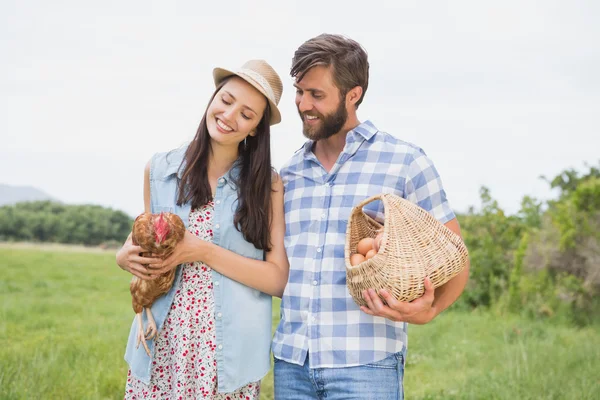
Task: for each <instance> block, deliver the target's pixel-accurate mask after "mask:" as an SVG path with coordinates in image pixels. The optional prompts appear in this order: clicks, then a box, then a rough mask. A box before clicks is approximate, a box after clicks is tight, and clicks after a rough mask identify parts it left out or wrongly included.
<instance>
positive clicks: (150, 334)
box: [145, 308, 158, 340]
mask: <svg viewBox="0 0 600 400" xmlns="http://www.w3.org/2000/svg"><path fill="white" fill-rule="evenodd" d="M145 310H146V317H147V318H148V328H147V329H146V340H151V339H154V338H155V337H156V334H157V333H158V329H157V328H156V321H154V317H153V316H152V312H151V311H150V308H146V309H145Z"/></svg>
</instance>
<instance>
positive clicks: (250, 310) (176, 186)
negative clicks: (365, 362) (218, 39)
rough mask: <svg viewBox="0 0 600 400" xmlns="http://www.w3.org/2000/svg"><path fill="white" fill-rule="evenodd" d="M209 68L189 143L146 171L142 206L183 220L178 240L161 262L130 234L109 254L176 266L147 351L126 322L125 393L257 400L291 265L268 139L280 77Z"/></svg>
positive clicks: (134, 264) (124, 263)
mask: <svg viewBox="0 0 600 400" xmlns="http://www.w3.org/2000/svg"><path fill="white" fill-rule="evenodd" d="M213 76H214V80H215V85H216V86H217V89H216V91H215V93H214V94H213V97H212V98H211V101H210V104H209V105H208V108H207V110H206V111H205V113H204V116H203V118H202V121H201V122H200V126H199V127H198V131H197V133H196V136H195V138H194V140H193V141H192V142H191V143H190V144H189V145H188V146H187V147H185V148H182V149H177V150H174V151H171V152H169V153H159V154H156V155H154V156H153V157H152V159H151V160H150V162H149V163H148V165H147V166H146V171H145V178H144V203H145V209H146V211H150V212H153V213H157V212H161V211H170V212H175V213H177V214H178V215H179V216H180V217H181V218H182V219H183V220H184V222H185V221H188V224H187V232H186V235H185V237H184V239H183V241H182V242H181V243H180V244H179V245H178V246H177V247H176V248H175V251H174V252H173V254H172V255H171V256H169V257H168V258H167V259H165V260H160V259H156V258H143V257H140V256H139V253H141V252H143V251H144V249H142V248H140V247H139V246H134V245H133V244H132V242H131V238H129V239H128V240H127V242H126V243H125V244H124V246H123V248H122V249H121V250H119V252H118V253H117V263H118V264H119V266H120V267H121V268H123V269H125V270H127V271H129V272H130V273H132V274H133V275H136V276H138V277H140V278H142V279H151V278H152V277H153V276H157V275H159V274H161V273H164V272H165V271H168V270H170V269H172V268H176V267H177V266H178V265H180V266H179V267H177V268H178V269H177V273H176V276H175V281H174V284H173V287H172V288H171V290H170V291H169V292H168V293H167V294H166V295H164V296H162V297H160V298H159V299H158V300H156V301H155V302H154V304H153V305H152V309H151V310H152V314H153V315H154V318H155V320H156V325H157V327H158V330H159V334H158V336H157V337H156V338H155V339H154V340H153V341H151V342H150V343H149V348H150V353H151V356H148V355H147V354H146V351H145V350H144V349H142V348H141V347H140V348H138V349H136V346H135V341H136V337H137V324H136V323H135V321H134V324H133V325H132V329H131V333H130V335H129V341H128V344H127V351H126V354H125V359H126V360H127V362H128V363H129V366H130V369H129V374H128V378H127V385H126V393H125V398H131V399H134V398H135V399H139V398H201V397H208V398H213V399H227V398H236V399H238V398H244V399H246V398H248V399H258V396H259V390H260V380H261V379H262V378H263V377H264V375H265V374H266V373H267V372H268V370H269V368H270V352H269V350H270V341H271V296H278V297H281V295H282V294H283V290H284V287H285V284H286V282H287V275H288V268H289V264H288V260H287V256H286V253H285V249H284V244H283V237H284V230H285V225H284V215H283V185H282V183H281V180H280V179H279V177H278V176H277V174H276V173H275V172H273V170H272V168H271V156H270V137H269V136H270V125H273V124H276V123H278V122H280V120H281V117H280V113H279V110H278V109H277V104H278V103H279V99H280V98H281V92H282V84H281V80H280V78H279V76H278V75H277V73H276V72H275V71H274V70H273V68H271V66H270V65H269V64H267V63H266V62H264V61H262V60H253V61H249V62H247V63H246V64H244V66H243V67H242V68H241V69H240V70H238V71H236V72H232V71H228V70H225V69H221V68H216V69H215V70H214V72H213ZM144 265H148V268H146V267H145V266H144Z"/></svg>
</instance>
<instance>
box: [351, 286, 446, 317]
mask: <svg viewBox="0 0 600 400" xmlns="http://www.w3.org/2000/svg"><path fill="white" fill-rule="evenodd" d="M434 293H435V289H434V287H433V283H431V281H430V280H429V278H425V293H424V294H423V296H422V297H420V298H418V299H415V300H413V301H411V302H410V303H406V302H401V301H398V300H396V299H395V298H394V297H393V296H392V295H391V294H390V293H389V292H388V291H387V290H385V289H382V290H380V291H379V294H380V295H381V297H383V299H384V300H385V302H386V303H387V305H385V304H383V302H382V301H381V298H379V296H378V295H377V293H375V290H373V289H368V290H364V291H363V298H364V299H365V301H366V302H367V307H365V306H361V307H360V309H361V310H362V311H363V312H365V313H367V314H369V315H374V316H378V317H384V318H387V319H389V320H392V321H396V322H399V321H402V322H408V323H410V324H416V325H422V324H426V323H428V322H429V321H431V320H432V319H433V318H435V316H436V315H437V312H436V309H435V307H434V305H433V300H434Z"/></svg>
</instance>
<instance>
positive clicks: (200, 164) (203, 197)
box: [177, 79, 273, 251]
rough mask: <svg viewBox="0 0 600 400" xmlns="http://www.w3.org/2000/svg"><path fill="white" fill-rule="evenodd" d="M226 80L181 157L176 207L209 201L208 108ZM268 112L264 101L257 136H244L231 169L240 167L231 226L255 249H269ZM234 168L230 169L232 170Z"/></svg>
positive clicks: (269, 166)
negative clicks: (236, 204) (182, 168)
mask: <svg viewBox="0 0 600 400" xmlns="http://www.w3.org/2000/svg"><path fill="white" fill-rule="evenodd" d="M227 80H228V79H225V80H224V81H223V82H221V83H220V84H219V85H218V86H217V89H216V90H215V92H214V93H213V95H212V97H211V98H210V102H209V103H208V106H207V107H206V111H204V116H203V117H202V120H201V121H200V125H199V126H198V130H197V132H196V136H195V137H194V140H193V141H192V142H191V143H190V145H189V147H188V149H187V151H186V153H185V157H184V163H185V169H184V170H183V174H182V177H181V182H179V195H178V198H177V205H182V204H184V203H188V202H190V203H191V205H192V207H193V208H198V207H201V206H203V205H205V204H207V203H208V202H209V201H211V200H212V193H211V189H210V183H209V182H208V173H207V171H208V159H209V154H210V151H211V148H210V147H211V146H210V134H209V133H208V128H207V126H206V115H207V112H208V108H209V107H210V104H211V103H212V101H213V99H214V98H215V95H216V94H217V93H218V92H219V90H221V88H222V87H223V86H224V85H225V83H226V82H227ZM270 119H271V109H270V107H269V104H268V102H267V107H266V109H265V112H264V115H263V117H262V119H261V121H260V123H259V124H258V126H257V127H256V135H254V136H247V137H246V140H245V141H242V142H241V143H240V144H239V147H238V154H239V156H238V159H237V160H236V161H235V163H234V166H239V167H240V174H239V176H237V177H236V176H233V178H234V179H235V182H234V183H235V184H236V187H237V191H238V206H237V209H236V212H235V217H234V219H233V223H234V226H235V227H236V229H237V230H238V231H240V232H241V233H242V234H243V235H244V239H246V240H247V241H248V242H250V243H252V244H254V246H255V247H256V248H257V249H261V250H265V251H269V250H271V237H270V226H271V218H272V212H271V190H272V185H271V183H272V179H273V175H272V174H273V169H272V167H271V129H270V128H271V127H270V125H269V120H270ZM232 168H233V167H232Z"/></svg>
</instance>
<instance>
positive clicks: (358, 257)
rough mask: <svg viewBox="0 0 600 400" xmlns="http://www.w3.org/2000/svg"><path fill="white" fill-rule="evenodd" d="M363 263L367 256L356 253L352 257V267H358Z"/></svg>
mask: <svg viewBox="0 0 600 400" xmlns="http://www.w3.org/2000/svg"><path fill="white" fill-rule="evenodd" d="M363 261H365V256H363V255H362V254H359V253H356V254H352V255H351V256H350V264H351V265H352V266H354V265H358V264H360V263H361V262H363Z"/></svg>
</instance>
